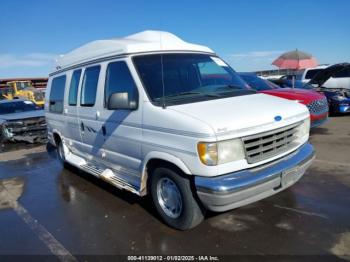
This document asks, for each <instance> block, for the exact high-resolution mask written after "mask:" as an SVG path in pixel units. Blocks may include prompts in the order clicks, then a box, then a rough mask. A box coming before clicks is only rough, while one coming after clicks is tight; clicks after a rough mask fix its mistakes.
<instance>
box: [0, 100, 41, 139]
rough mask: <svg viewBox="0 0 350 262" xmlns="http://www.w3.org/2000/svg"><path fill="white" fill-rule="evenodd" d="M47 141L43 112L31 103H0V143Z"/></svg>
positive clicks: (12, 101) (11, 101) (18, 101)
mask: <svg viewBox="0 0 350 262" xmlns="http://www.w3.org/2000/svg"><path fill="white" fill-rule="evenodd" d="M46 139H47V129H46V121H45V113H44V110H42V109H40V108H39V107H38V106H37V105H35V104H34V103H33V102H32V101H28V100H22V99H16V100H1V101H0V141H1V142H4V141H13V142H16V141H25V142H28V143H34V142H43V141H46Z"/></svg>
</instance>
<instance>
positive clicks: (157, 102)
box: [45, 31, 314, 230]
mask: <svg viewBox="0 0 350 262" xmlns="http://www.w3.org/2000/svg"><path fill="white" fill-rule="evenodd" d="M45 101H46V102H45V110H46V118H47V124H48V137H49V141H50V142H51V143H52V144H53V145H55V146H56V147H57V151H58V156H59V158H60V160H61V161H62V162H63V163H69V164H71V165H74V166H76V167H78V168H80V169H82V170H84V171H86V172H87V173H90V174H92V175H94V176H97V177H98V178H101V179H103V180H105V181H107V182H109V183H111V184H113V185H115V186H116V187H117V188H120V189H125V190H128V191H131V192H133V193H135V194H137V195H140V196H145V195H146V194H151V196H152V199H153V202H154V205H155V208H156V209H157V211H158V212H159V214H160V216H161V217H162V218H163V220H164V221H165V222H166V223H167V224H168V225H170V226H172V227H174V228H177V229H180V230H186V229H189V228H192V227H194V226H196V225H198V224H199V223H200V222H201V221H202V220H203V218H204V214H205V210H207V209H209V210H212V211H217V212H222V211H226V210H230V209H233V208H236V207H239V206H242V205H246V204H249V203H252V202H255V201H258V200H260V199H263V198H265V197H268V196H271V195H273V194H275V193H278V192H280V191H282V190H284V189H286V188H288V187H289V186H291V185H292V184H294V183H295V182H296V181H297V180H299V179H300V177H301V176H302V175H303V174H304V173H305V170H306V169H307V167H308V166H309V165H310V163H311V162H312V160H313V158H314V150H313V147H312V146H311V145H310V144H309V143H308V138H309V128H310V120H309V112H308V110H307V108H306V107H305V106H303V105H301V104H299V103H296V102H294V101H289V100H286V99H281V98H277V97H273V96H269V95H264V94H257V93H256V92H255V91H253V90H251V89H249V88H247V85H246V84H245V83H244V82H243V81H242V80H241V79H240V78H239V77H238V75H237V74H236V72H235V71H234V70H233V69H232V68H231V67H230V66H229V65H227V64H226V63H225V62H224V61H223V60H222V59H220V58H219V57H218V56H217V55H216V54H215V53H214V51H212V50H211V49H209V48H208V47H205V46H201V45H196V44H190V43H187V42H184V41H183V40H181V39H180V38H178V37H176V36H175V35H173V34H170V33H167V32H159V31H145V32H141V33H137V34H134V35H131V36H128V37H125V38H119V39H110V40H99V41H94V42H91V43H88V44H86V45H84V46H82V47H80V48H77V49H75V50H73V51H71V52H70V53H68V54H66V55H64V56H61V57H60V58H59V60H58V61H57V67H56V69H55V70H54V71H53V72H52V73H51V74H50V77H49V81H48V87H47V92H46V100H45Z"/></svg>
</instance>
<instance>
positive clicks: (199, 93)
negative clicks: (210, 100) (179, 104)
mask: <svg viewBox="0 0 350 262" xmlns="http://www.w3.org/2000/svg"><path fill="white" fill-rule="evenodd" d="M201 94H202V93H201V92H192V91H189V92H180V93H177V94H171V95H167V96H164V97H165V98H167V97H175V96H186V95H201Z"/></svg>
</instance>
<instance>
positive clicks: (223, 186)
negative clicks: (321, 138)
mask: <svg viewBox="0 0 350 262" xmlns="http://www.w3.org/2000/svg"><path fill="white" fill-rule="evenodd" d="M314 156H315V153H314V149H313V147H312V145H311V144H309V143H306V144H304V145H303V146H302V147H300V148H299V149H297V150H296V151H294V152H293V153H291V154H289V155H287V156H285V157H283V158H281V159H279V160H277V161H274V162H272V163H268V164H265V165H262V166H259V167H256V168H252V169H247V170H242V171H238V172H235V173H230V174H226V175H222V176H217V177H201V176H196V177H195V186H196V190H197V194H198V197H199V199H200V200H201V202H202V203H203V205H204V206H205V207H206V208H207V209H209V210H212V211H216V212H222V211H226V210H229V209H233V208H236V207H240V206H243V205H247V204H250V203H252V202H255V201H259V200H261V199H263V198H266V197H269V196H271V195H273V194H276V193H278V192H280V191H282V190H284V189H286V188H288V187H289V186H291V185H293V184H294V183H295V182H296V181H298V180H299V179H300V178H301V177H302V176H303V174H304V173H305V171H306V169H307V168H308V167H309V166H310V165H311V163H312V160H313V159H314Z"/></svg>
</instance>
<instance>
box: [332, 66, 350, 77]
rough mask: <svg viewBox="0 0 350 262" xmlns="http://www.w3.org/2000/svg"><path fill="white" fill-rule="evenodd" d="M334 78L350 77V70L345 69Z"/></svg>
mask: <svg viewBox="0 0 350 262" xmlns="http://www.w3.org/2000/svg"><path fill="white" fill-rule="evenodd" d="M333 77H334V78H342V77H350V70H349V69H347V68H345V69H343V70H341V71H339V72H337V73H335V74H334V76H333Z"/></svg>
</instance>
